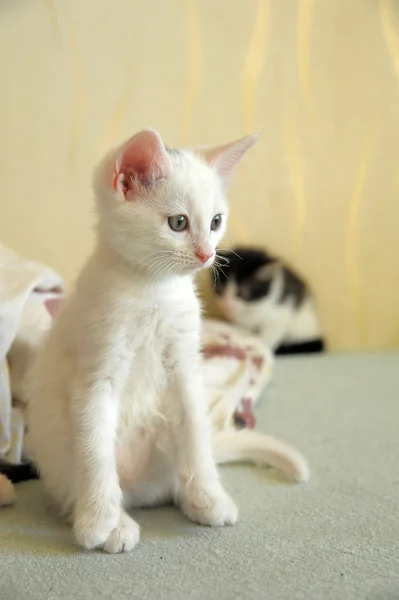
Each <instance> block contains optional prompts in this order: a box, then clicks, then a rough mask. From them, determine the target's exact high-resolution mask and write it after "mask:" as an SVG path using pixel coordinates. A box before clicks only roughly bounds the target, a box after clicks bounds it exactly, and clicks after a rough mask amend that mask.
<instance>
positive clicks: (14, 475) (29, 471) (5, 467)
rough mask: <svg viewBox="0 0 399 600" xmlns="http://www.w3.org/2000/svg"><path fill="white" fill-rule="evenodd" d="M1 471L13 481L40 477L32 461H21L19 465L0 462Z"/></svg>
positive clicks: (17, 481)
mask: <svg viewBox="0 0 399 600" xmlns="http://www.w3.org/2000/svg"><path fill="white" fill-rule="evenodd" d="M0 473H2V475H5V476H6V477H8V479H9V480H10V481H12V482H13V483H19V482H21V481H28V480H29V479H39V474H38V472H37V471H36V469H35V467H34V465H33V464H32V463H21V464H18V465H15V464H11V463H6V462H0Z"/></svg>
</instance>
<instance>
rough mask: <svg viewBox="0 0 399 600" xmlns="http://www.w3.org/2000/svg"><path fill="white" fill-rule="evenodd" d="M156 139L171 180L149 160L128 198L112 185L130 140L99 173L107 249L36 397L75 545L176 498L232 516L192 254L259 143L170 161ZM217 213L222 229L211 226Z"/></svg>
mask: <svg viewBox="0 0 399 600" xmlns="http://www.w3.org/2000/svg"><path fill="white" fill-rule="evenodd" d="M140 135H141V134H140ZM145 136H147V137H145ZM148 137H149V138H151V139H150V141H151V143H152V144H153V146H152V147H156V152H158V154H159V153H161V154H162V153H163V154H162V156H161V163H160V164H161V166H162V169H164V170H165V169H166V170H168V169H169V166H170V172H169V173H168V175H167V176H162V177H160V178H159V179H157V177H156V174H155V173H156V170H155V168H156V161H157V160H158V158H159V157H158V158H157V156H156V155H155V156H154V157H151V160H150V162H149V164H148V180H149V181H150V184H148V181H147V182H146V185H144V184H143V185H141V184H140V185H139V184H138V180H137V179H134V178H133V179H132V180H131V181H130V180H128V179H125V181H127V186H130V185H131V186H132V189H133V190H136V191H135V192H134V197H133V198H132V197H131V196H129V197H128V193H127V192H126V190H125V187H126V186H125V187H124V186H123V181H124V179H123V176H122V174H121V175H120V176H119V175H118V177H117V185H116V189H112V186H111V181H112V173H113V168H114V165H116V167H117V168H119V166H120V165H121V164H123V161H122V160H121V156H122V154H123V152H124V149H125V148H126V147H127V145H128V144H129V143H128V144H127V145H124V146H123V147H121V149H119V150H118V151H116V152H113V153H111V154H109V155H108V156H107V157H106V158H105V159H104V161H103V162H102V164H101V165H100V167H99V168H98V170H97V172H96V175H95V182H94V187H95V192H96V197H97V206H98V213H99V223H98V243H97V246H96V249H95V251H94V253H93V255H92V256H91V258H90V259H89V261H88V262H87V264H86V266H85V267H84V269H83V271H82V273H81V274H80V277H79V279H78V282H77V286H76V290H75V292H74V293H73V294H72V295H71V296H70V298H69V299H68V300H67V301H66V303H65V305H64V306H63V308H62V309H61V312H60V314H59V315H58V317H57V318H56V320H55V323H54V327H53V329H52V330H51V331H50V333H49V335H48V337H47V339H46V341H45V343H44V345H43V349H42V351H41V352H40V354H39V356H38V358H37V361H36V362H35V365H34V368H33V371H32V377H31V383H30V390H29V445H30V447H31V450H32V451H33V455H34V458H35V460H36V462H37V465H38V467H39V469H40V472H41V475H42V477H43V480H44V483H45V485H46V487H47V489H48V490H49V492H50V493H51V495H52V496H53V498H54V499H55V500H56V502H57V504H58V505H59V507H60V508H61V510H62V512H63V513H66V514H67V515H70V517H71V518H72V521H73V525H74V532H75V536H76V539H77V541H78V543H79V544H81V545H82V546H83V547H85V548H92V547H95V546H102V547H103V548H104V550H105V551H107V552H121V551H127V550H130V549H131V548H133V547H134V545H135V544H136V543H137V542H138V540H139V528H138V525H137V524H136V523H135V522H134V521H133V520H132V519H131V517H129V516H128V515H127V513H126V512H124V508H126V507H129V506H138V505H139V506H143V505H154V504H157V503H160V502H164V501H170V500H173V501H175V502H176V503H178V504H179V505H180V507H181V509H182V510H183V512H184V513H185V514H186V515H187V516H188V517H189V518H190V519H192V520H194V521H196V522H199V523H202V524H206V525H226V524H233V523H235V521H236V520H237V508H236V506H235V505H234V503H233V501H232V500H231V499H230V497H229V496H228V495H227V494H226V492H225V491H224V489H223V487H222V485H221V483H220V480H219V474H218V471H217V468H216V465H215V460H214V458H213V454H212V448H211V438H210V426H209V421H208V417H207V399H206V396H205V390H204V387H203V383H202V379H201V370H200V355H199V339H200V338H199V332H200V305H199V301H198V299H197V297H196V293H195V287H194V283H193V276H194V274H195V272H196V271H198V270H199V269H200V268H201V267H202V266H203V265H202V264H201V263H200V262H199V260H198V258H197V256H196V250H198V249H199V250H201V251H208V252H212V253H213V254H214V252H215V247H216V245H217V243H218V242H219V240H220V238H221V236H222V234H223V232H224V229H225V224H226V219H227V204H226V200H225V183H224V182H225V181H226V180H227V176H230V174H231V170H232V167H233V166H234V165H235V164H236V163H237V162H238V160H239V159H240V158H241V156H242V155H243V153H244V152H245V150H247V149H248V148H249V147H250V146H251V145H252V144H253V143H254V141H255V139H256V138H254V137H252V138H244V140H241V141H239V142H238V143H236V144H233V145H230V146H228V147H227V148H228V151H227V152H226V151H225V150H223V152H222V153H220V152H216V154H215V157H216V158H215V160H212V156H210V155H209V150H207V155H206V157H204V158H203V159H202V158H200V157H199V156H197V155H196V154H195V153H194V152H190V151H184V152H183V151H180V153H179V154H175V153H171V154H170V155H169V154H168V156H166V155H165V151H164V150H160V148H163V146H162V145H161V143H160V142H159V140H160V138H159V136H158V134H156V132H150V133H148V132H147V133H145V135H144V137H143V140H144V141H143V144H144V143H146V142H145V140H146V139H147V138H148ZM134 139H135V138H134ZM138 139H141V138H138ZM235 150H237V152H236V155H235V154H234V152H235ZM149 152H150V150H149ZM151 152H152V150H151ZM224 154H226V161H227V162H226V164H223V155H224ZM233 159H234V160H233ZM169 161H170V163H169ZM227 163H228V164H227ZM153 167H154V168H153ZM225 175H226V179H223V178H224V176H225ZM135 186H136V187H135ZM136 188H137V189H136ZM132 193H133V192H132ZM125 194H126V195H125ZM180 213H182V214H185V215H188V216H189V219H190V230H189V231H186V232H174V231H172V230H171V229H170V227H169V225H168V221H167V217H168V216H170V215H176V214H180ZM218 213H221V214H222V215H223V226H222V228H221V229H220V230H219V231H217V232H213V231H211V230H210V223H211V220H212V218H213V217H214V216H215V215H216V214H218ZM212 261H213V258H211V259H210V260H209V261H207V263H206V264H205V265H204V266H209V265H210V264H211V262H212ZM123 507H124V508H123Z"/></svg>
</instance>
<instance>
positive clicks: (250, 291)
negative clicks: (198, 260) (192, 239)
mask: <svg viewBox="0 0 399 600" xmlns="http://www.w3.org/2000/svg"><path fill="white" fill-rule="evenodd" d="M217 254H218V255H219V256H223V257H225V258H227V259H228V260H229V263H228V264H227V263H226V265H224V262H225V261H223V259H222V260H220V261H219V262H220V263H221V267H222V269H223V272H222V271H220V272H219V279H217V278H215V276H214V290H215V293H216V294H218V295H219V296H221V295H222V294H223V292H224V289H225V287H226V284H227V283H228V281H229V280H234V282H235V283H236V285H237V295H238V297H240V298H241V299H242V300H245V301H247V302H253V301H255V300H260V299H261V298H265V297H266V296H267V295H268V294H269V291H270V286H271V284H272V278H270V279H264V278H261V279H259V278H257V277H256V274H257V272H258V271H259V269H261V268H262V267H265V266H266V265H271V264H273V263H279V261H278V259H276V258H275V257H274V256H271V255H270V254H269V253H267V252H265V251H264V250H257V249H255V248H234V249H233V250H232V251H227V252H220V251H218V253H217ZM237 255H238V256H237ZM282 269H283V279H284V282H283V290H282V293H281V296H280V298H279V302H281V303H283V302H285V300H287V299H288V298H291V299H293V301H294V305H295V307H299V306H300V305H301V304H302V302H303V301H304V299H305V297H306V285H305V284H304V283H303V281H301V279H300V278H299V277H298V276H297V275H295V273H294V272H293V271H291V269H289V268H288V267H285V266H283V267H282Z"/></svg>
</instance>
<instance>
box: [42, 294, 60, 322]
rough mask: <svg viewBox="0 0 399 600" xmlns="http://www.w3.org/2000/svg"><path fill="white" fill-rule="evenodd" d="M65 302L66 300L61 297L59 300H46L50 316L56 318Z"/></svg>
mask: <svg viewBox="0 0 399 600" xmlns="http://www.w3.org/2000/svg"><path fill="white" fill-rule="evenodd" d="M63 302H64V298H63V297H62V296H60V297H59V298H49V299H48V300H45V301H44V305H45V307H46V308H47V310H48V312H49V314H50V316H51V317H53V318H54V317H55V316H56V314H57V313H58V311H59V310H60V308H61V305H62V303H63Z"/></svg>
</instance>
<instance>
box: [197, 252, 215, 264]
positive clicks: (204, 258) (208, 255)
mask: <svg viewBox="0 0 399 600" xmlns="http://www.w3.org/2000/svg"><path fill="white" fill-rule="evenodd" d="M195 256H196V257H197V258H199V259H200V261H201V262H202V264H205V263H206V262H208V260H209V259H210V258H212V256H213V252H196V253H195Z"/></svg>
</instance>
